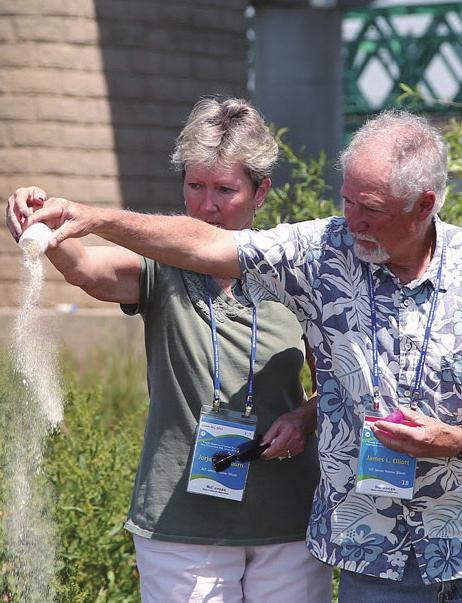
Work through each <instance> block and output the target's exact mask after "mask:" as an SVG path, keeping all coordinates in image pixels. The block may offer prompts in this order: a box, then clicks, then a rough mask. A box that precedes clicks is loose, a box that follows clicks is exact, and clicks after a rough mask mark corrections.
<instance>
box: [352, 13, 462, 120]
mask: <svg viewBox="0 0 462 603" xmlns="http://www.w3.org/2000/svg"><path fill="white" fill-rule="evenodd" d="M401 83H405V84H407V85H408V86H410V87H411V88H414V89H418V91H419V96H418V97H415V98H414V99H413V100H414V105H415V108H416V109H417V110H419V111H425V112H435V111H439V112H442V113H444V114H452V115H453V114H454V113H456V112H458V113H459V115H460V113H461V111H460V108H459V109H456V107H455V105H454V103H461V102H462V3H461V2H445V3H432V4H420V5H405V6H389V7H387V6H383V7H380V8H376V7H369V8H363V9H360V10H351V11H348V12H346V13H345V15H344V101H345V116H346V123H347V129H349V130H351V129H352V128H354V127H355V125H356V124H357V122H359V121H362V119H364V116H365V115H366V114H370V113H375V112H377V111H380V110H381V109H384V108H388V107H396V106H398V105H399V101H398V98H399V97H400V95H401V94H402V90H401V88H400V84H401ZM441 101H443V102H441Z"/></svg>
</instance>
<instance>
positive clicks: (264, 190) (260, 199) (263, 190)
mask: <svg viewBox="0 0 462 603" xmlns="http://www.w3.org/2000/svg"><path fill="white" fill-rule="evenodd" d="M270 188H271V178H263V180H262V181H261V184H260V186H259V187H258V188H257V191H256V193H255V198H254V208H255V209H259V208H260V207H261V206H262V205H263V203H264V202H265V199H266V195H267V194H268V191H269V189H270Z"/></svg>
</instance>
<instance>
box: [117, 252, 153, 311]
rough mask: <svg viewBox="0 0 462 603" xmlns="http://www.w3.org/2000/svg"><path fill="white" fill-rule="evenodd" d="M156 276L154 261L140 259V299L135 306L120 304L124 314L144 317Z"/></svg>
mask: <svg viewBox="0 0 462 603" xmlns="http://www.w3.org/2000/svg"><path fill="white" fill-rule="evenodd" d="M156 274H157V263H156V262H155V261H154V260H151V259H148V258H145V257H141V258H140V299H139V302H138V303H137V304H120V308H121V310H122V312H123V313H124V314H128V316H135V315H136V314H141V316H144V315H145V314H146V310H147V308H148V306H149V303H150V301H151V297H152V293H153V291H154V287H155V283H156Z"/></svg>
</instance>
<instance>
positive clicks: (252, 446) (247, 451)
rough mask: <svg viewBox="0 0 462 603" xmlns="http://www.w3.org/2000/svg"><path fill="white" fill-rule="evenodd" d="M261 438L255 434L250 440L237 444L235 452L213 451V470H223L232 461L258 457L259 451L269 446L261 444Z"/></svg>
mask: <svg viewBox="0 0 462 603" xmlns="http://www.w3.org/2000/svg"><path fill="white" fill-rule="evenodd" d="M261 438H262V436H261V435H257V437H256V438H255V439H254V440H252V441H251V442H244V443H243V444H239V446H238V447H237V449H236V452H233V453H231V454H230V453H229V452H215V454H214V455H213V456H212V465H213V468H214V469H215V471H216V472H217V473H219V472H220V471H225V469H228V467H229V466H230V465H231V463H232V462H233V461H237V460H239V461H242V462H243V463H248V462H250V461H255V460H256V459H258V458H259V457H260V455H261V453H262V452H263V451H264V450H266V449H267V448H269V447H270V444H261V443H260V442H261Z"/></svg>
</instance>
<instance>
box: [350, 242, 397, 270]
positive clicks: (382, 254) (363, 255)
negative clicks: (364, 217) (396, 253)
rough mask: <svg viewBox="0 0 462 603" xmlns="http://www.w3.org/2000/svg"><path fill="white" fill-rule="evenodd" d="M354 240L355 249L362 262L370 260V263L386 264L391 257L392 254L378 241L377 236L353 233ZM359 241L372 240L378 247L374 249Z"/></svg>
mask: <svg viewBox="0 0 462 603" xmlns="http://www.w3.org/2000/svg"><path fill="white" fill-rule="evenodd" d="M353 241H354V243H353V249H354V251H355V253H356V255H357V257H358V258H359V259H360V260H361V261H362V262H368V263H369V264H385V263H386V262H388V260H389V259H390V255H389V254H388V253H387V252H386V251H385V249H384V248H383V247H382V246H381V245H379V244H378V243H377V241H376V239H375V237H372V236H370V235H353ZM358 241H372V242H373V243H375V244H376V245H377V247H375V248H374V249H366V248H365V247H364V246H363V245H360V244H359V243H358Z"/></svg>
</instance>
